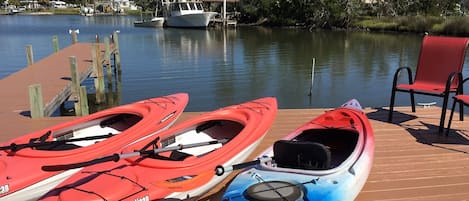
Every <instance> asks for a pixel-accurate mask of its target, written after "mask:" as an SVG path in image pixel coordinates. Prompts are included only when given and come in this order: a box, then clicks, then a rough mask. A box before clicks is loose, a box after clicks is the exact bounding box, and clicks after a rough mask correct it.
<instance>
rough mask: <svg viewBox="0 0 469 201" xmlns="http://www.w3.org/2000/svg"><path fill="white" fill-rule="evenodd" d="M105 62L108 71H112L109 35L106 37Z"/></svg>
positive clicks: (109, 72)
mask: <svg viewBox="0 0 469 201" xmlns="http://www.w3.org/2000/svg"><path fill="white" fill-rule="evenodd" d="M104 64H105V65H106V69H107V73H108V74H112V72H111V46H110V44H109V37H104Z"/></svg>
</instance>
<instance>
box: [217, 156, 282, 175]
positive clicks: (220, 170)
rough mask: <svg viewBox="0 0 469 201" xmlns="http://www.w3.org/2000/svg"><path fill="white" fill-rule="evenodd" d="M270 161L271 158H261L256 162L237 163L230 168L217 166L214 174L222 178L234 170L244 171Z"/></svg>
mask: <svg viewBox="0 0 469 201" xmlns="http://www.w3.org/2000/svg"><path fill="white" fill-rule="evenodd" d="M272 160H273V158H272V157H262V158H259V159H257V160H253V161H248V162H244V163H238V164H235V165H232V166H227V167H223V166H221V165H218V166H217V167H215V174H216V175H217V176H222V175H223V174H225V173H226V172H231V171H234V170H239V169H244V168H247V167H250V166H254V165H258V164H261V163H267V162H269V161H272Z"/></svg>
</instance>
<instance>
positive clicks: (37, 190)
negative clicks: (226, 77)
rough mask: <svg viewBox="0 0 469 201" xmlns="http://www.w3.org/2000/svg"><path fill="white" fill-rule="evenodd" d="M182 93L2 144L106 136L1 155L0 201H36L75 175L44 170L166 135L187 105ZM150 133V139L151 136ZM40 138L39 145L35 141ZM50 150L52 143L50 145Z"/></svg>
mask: <svg viewBox="0 0 469 201" xmlns="http://www.w3.org/2000/svg"><path fill="white" fill-rule="evenodd" d="M188 98H189V97H188V95H187V94H185V93H179V94H172V95H168V96H162V97H157V98H151V99H147V100H143V101H138V102H135V103H132V104H127V105H122V106H118V107H114V108H110V109H107V110H103V111H100V112H96V113H94V114H90V115H88V116H84V117H80V118H77V119H74V120H71V121H68V122H64V123H61V124H58V125H55V126H51V127H49V128H45V129H43V130H40V131H37V132H34V133H31V134H27V135H24V136H21V137H18V138H16V139H13V140H11V141H9V142H6V143H4V144H3V146H8V145H11V144H18V145H19V144H25V143H26V144H27V143H28V142H29V141H30V140H31V139H33V140H32V141H33V143H51V142H52V141H61V140H68V141H73V140H74V139H80V138H86V137H94V136H104V137H103V138H99V139H94V140H84V141H73V142H67V143H62V144H55V145H53V146H49V145H47V146H37V147H34V148H24V149H19V150H11V149H10V150H4V151H1V152H0V172H1V178H0V186H4V187H6V188H4V189H6V190H4V191H2V192H1V193H0V199H1V200H37V199H38V198H39V197H40V196H42V195H44V194H45V193H47V192H48V191H49V190H50V189H52V188H53V187H55V186H56V185H58V184H59V183H61V182H63V181H64V180H65V179H66V178H68V177H70V176H71V175H73V174H74V173H76V172H77V171H79V169H75V170H67V171H58V172H45V171H42V170H41V167H42V166H44V165H51V164H57V163H61V162H63V161H67V162H79V161H82V160H89V159H93V158H96V157H100V156H103V155H106V154H109V153H114V152H115V151H117V150H119V149H121V148H122V147H125V146H128V145H129V144H131V143H134V142H135V141H138V140H139V139H141V138H144V137H146V136H149V135H150V136H151V135H155V134H156V133H157V132H159V131H161V130H165V129H167V128H168V127H169V126H171V125H172V124H173V123H174V122H175V121H176V119H177V118H178V117H179V116H180V114H182V111H183V110H184V108H185V107H186V105H187V103H188ZM152 132H153V133H152ZM39 138H42V139H39ZM52 144H53V143H52Z"/></svg>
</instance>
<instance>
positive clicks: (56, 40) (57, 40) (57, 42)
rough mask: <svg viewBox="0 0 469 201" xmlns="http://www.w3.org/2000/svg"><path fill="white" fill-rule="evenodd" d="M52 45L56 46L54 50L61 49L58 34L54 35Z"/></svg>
mask: <svg viewBox="0 0 469 201" xmlns="http://www.w3.org/2000/svg"><path fill="white" fill-rule="evenodd" d="M52 45H53V46H54V52H58V51H59V37H58V36H52Z"/></svg>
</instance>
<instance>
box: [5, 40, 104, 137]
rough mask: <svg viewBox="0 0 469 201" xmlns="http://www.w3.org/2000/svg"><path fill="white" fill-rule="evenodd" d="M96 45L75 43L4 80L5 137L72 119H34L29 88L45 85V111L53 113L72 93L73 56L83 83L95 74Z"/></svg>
mask: <svg viewBox="0 0 469 201" xmlns="http://www.w3.org/2000/svg"><path fill="white" fill-rule="evenodd" d="M93 45H94V44H93V43H75V44H73V45H70V46H68V47H66V48H64V49H62V50H60V51H58V52H55V53H53V54H51V55H49V56H47V57H46V58H44V59H42V60H40V61H38V62H35V63H33V64H32V65H29V66H27V67H26V68H24V69H22V70H20V71H18V72H15V73H13V74H11V75H9V76H8V77H5V78H4V79H2V80H0V96H1V97H2V98H1V99H0V121H1V122H2V129H1V132H0V133H1V137H0V139H1V140H3V141H4V140H7V139H11V138H13V137H16V136H18V135H19V134H24V133H27V132H31V131H34V130H37V129H38V128H40V127H42V126H47V125H50V124H54V123H56V122H61V121H63V119H69V118H66V117H60V118H49V119H47V120H46V119H38V120H34V121H32V119H31V111H30V97H29V96H30V94H29V91H28V88H29V86H32V85H36V84H38V85H40V86H41V89H42V100H43V103H44V113H45V116H49V115H50V114H52V113H53V112H54V111H56V110H57V109H58V108H59V107H60V105H61V104H62V103H63V102H64V101H66V100H67V99H68V98H69V97H70V95H71V94H72V89H71V87H72V83H71V82H72V81H71V75H72V73H71V67H70V61H69V59H70V57H75V58H76V67H77V73H78V80H79V82H80V83H81V82H82V81H83V80H84V79H86V78H87V77H89V76H90V74H91V73H92V71H93V65H92V63H93V53H92V52H93V51H92V50H93ZM103 48H104V47H103V45H102V44H101V45H100V51H102V52H104V50H103ZM30 122H35V123H30ZM40 122H42V123H40ZM29 128H31V129H29Z"/></svg>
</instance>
